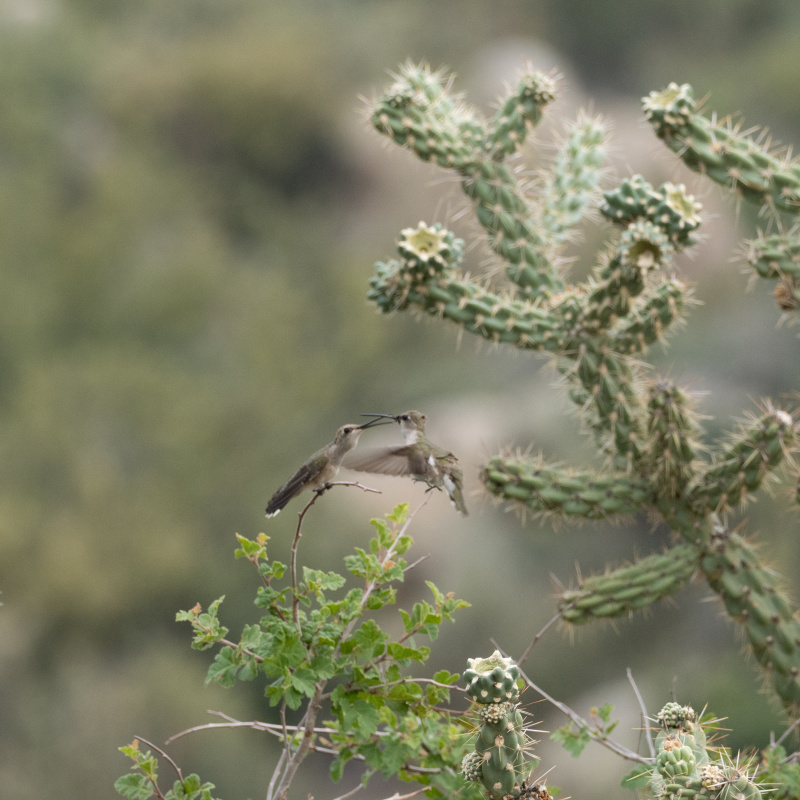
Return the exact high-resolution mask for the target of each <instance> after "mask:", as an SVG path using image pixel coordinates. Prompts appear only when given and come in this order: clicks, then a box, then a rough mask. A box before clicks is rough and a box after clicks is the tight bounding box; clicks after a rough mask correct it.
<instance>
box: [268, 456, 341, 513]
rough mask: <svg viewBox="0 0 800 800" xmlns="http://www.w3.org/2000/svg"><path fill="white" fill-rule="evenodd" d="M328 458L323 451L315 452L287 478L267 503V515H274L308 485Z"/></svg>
mask: <svg viewBox="0 0 800 800" xmlns="http://www.w3.org/2000/svg"><path fill="white" fill-rule="evenodd" d="M327 462H328V459H327V458H326V457H325V455H324V454H323V453H321V452H320V453H315V454H314V455H313V456H311V458H309V459H308V461H306V463H305V464H303V466H302V467H300V469H298V470H297V472H295V474H294V475H292V477H291V478H289V480H288V481H286V483H284V484H283V486H281V488H280V489H278V491H277V492H275V494H274V495H272V497H271V498H270V500H269V503H267V517H274V516H276V515H277V514H279V513H280V512H281V509H283V507H284V506H285V505H286V504H287V503H288V502H289V501H290V500H291V499H292V498H293V497H296V496H297V495H298V494H300V492H302V491H303V489H305V488H306V486H308V485H309V483H311V482H312V481H313V480H314V479H315V478H316V477H317V476H318V475H319V474H320V472H322V470H323V468H324V467H325V464H327Z"/></svg>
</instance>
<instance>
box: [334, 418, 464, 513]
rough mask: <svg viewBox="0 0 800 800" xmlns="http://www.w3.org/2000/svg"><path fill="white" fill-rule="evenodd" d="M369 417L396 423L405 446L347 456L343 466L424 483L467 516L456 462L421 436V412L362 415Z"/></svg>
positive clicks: (460, 477)
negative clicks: (446, 497) (440, 492)
mask: <svg viewBox="0 0 800 800" xmlns="http://www.w3.org/2000/svg"><path fill="white" fill-rule="evenodd" d="M364 416H369V417H375V418H376V419H377V418H380V417H388V418H389V419H393V420H394V421H395V422H398V423H399V424H400V432H401V433H402V434H403V439H405V444H404V445H403V446H402V447H385V448H382V449H379V450H373V451H371V452H369V451H368V452H365V453H359V454H356V455H353V456H349V457H348V458H347V460H346V462H345V464H344V466H345V467H347V468H348V469H354V470H356V471H357V472H379V473H381V474H382V475H410V476H411V477H412V478H413V479H414V480H415V481H425V483H427V484H428V486H429V487H430V488H431V489H441V488H442V487H444V489H445V491H446V492H447V496H448V497H449V498H450V502H451V503H452V504H453V507H454V508H456V509H457V510H458V511H460V512H461V513H462V514H463V515H464V516H465V517H466V516H467V514H468V512H467V507H466V505H465V504H464V495H463V492H462V487H463V483H464V480H463V478H464V473H463V472H462V471H461V467H460V466H459V465H458V459H457V458H456V457H455V456H454V455H453V454H452V453H451V452H449V451H447V450H445V449H444V448H443V447H439V446H438V445H435V444H434V443H433V442H432V441H431V440H430V439H428V437H427V436H426V435H425V420H426V417H425V415H424V414H423V413H422V412H421V411H406V412H405V413H404V414H398V415H396V416H395V415H393V414H365V415H364Z"/></svg>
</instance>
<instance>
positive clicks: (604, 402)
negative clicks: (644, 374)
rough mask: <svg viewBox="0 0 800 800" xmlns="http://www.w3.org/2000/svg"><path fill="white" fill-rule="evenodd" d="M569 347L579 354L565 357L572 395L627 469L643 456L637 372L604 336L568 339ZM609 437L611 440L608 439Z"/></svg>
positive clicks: (563, 367) (562, 365)
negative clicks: (611, 346)
mask: <svg viewBox="0 0 800 800" xmlns="http://www.w3.org/2000/svg"><path fill="white" fill-rule="evenodd" d="M568 344H570V345H572V346H571V347H570V348H569V350H568V351H567V352H568V354H569V356H570V357H572V358H576V359H577V361H576V363H575V364H572V363H571V362H570V360H569V359H568V358H565V359H562V360H561V362H560V363H559V364H558V369H559V370H560V371H561V372H562V373H564V375H565V377H566V379H567V382H568V385H569V392H570V399H571V400H572V402H573V403H575V405H576V406H578V407H579V408H581V409H582V410H583V415H584V419H585V420H586V423H587V425H588V426H589V428H590V429H591V430H593V431H594V432H595V434H596V435H597V436H598V439H599V440H600V441H601V443H602V445H603V447H604V448H606V447H607V446H608V445H610V446H611V447H613V449H614V450H615V451H616V453H617V454H618V456H619V457H618V458H617V459H615V461H616V462H618V464H617V465H618V466H619V467H620V468H622V469H627V468H629V467H630V466H631V464H634V463H637V462H638V461H639V460H640V459H641V457H642V453H643V450H642V444H643V443H642V440H641V436H642V433H643V416H642V408H641V403H640V399H639V395H638V392H637V389H638V387H637V386H636V372H635V369H634V367H633V365H632V364H631V363H630V362H629V361H628V360H626V359H625V358H621V357H618V356H617V355H615V354H614V353H612V352H611V350H610V348H609V346H608V344H607V343H606V342H605V341H604V340H603V339H602V338H599V339H588V340H577V341H574V342H573V341H571V340H568ZM607 440H610V441H607Z"/></svg>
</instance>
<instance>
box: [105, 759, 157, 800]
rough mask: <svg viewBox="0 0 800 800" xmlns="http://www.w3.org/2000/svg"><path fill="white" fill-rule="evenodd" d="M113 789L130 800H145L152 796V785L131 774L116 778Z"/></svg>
mask: <svg viewBox="0 0 800 800" xmlns="http://www.w3.org/2000/svg"><path fill="white" fill-rule="evenodd" d="M121 749H122V748H120V750H121ZM114 788H115V789H116V790H117V792H119V793H120V794H121V795H122V796H123V797H128V798H130V800H147V799H148V798H149V797H152V796H153V794H154V790H153V784H152V783H151V782H150V781H149V780H148V779H147V778H146V777H145V776H144V775H140V774H138V773H133V772H132V773H129V774H128V775H123V776H122V777H121V778H117V780H116V781H114Z"/></svg>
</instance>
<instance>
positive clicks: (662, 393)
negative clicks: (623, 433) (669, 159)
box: [647, 380, 699, 498]
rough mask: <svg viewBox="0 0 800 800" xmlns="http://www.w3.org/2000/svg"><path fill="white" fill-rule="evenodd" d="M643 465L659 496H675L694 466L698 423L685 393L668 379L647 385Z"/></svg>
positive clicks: (679, 495)
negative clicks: (645, 453)
mask: <svg viewBox="0 0 800 800" xmlns="http://www.w3.org/2000/svg"><path fill="white" fill-rule="evenodd" d="M647 407H648V420H647V434H648V435H647V442H648V446H647V447H648V449H647V462H648V464H647V466H648V471H649V473H650V475H651V477H652V481H653V483H654V485H655V486H657V487H658V490H659V494H660V495H661V496H662V497H670V498H679V497H682V496H683V494H684V493H685V491H686V488H687V486H688V484H689V481H690V480H691V478H692V477H693V475H694V473H695V471H696V468H697V450H698V448H699V444H698V442H697V438H698V433H699V426H698V423H697V418H696V415H695V414H694V411H693V410H692V407H691V403H690V401H689V398H688V397H687V395H686V394H685V393H684V392H683V391H681V389H680V388H679V387H678V386H676V385H675V384H674V383H672V381H668V380H660V381H657V382H656V383H654V384H652V385H651V386H650V390H649V400H648V404H647Z"/></svg>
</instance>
